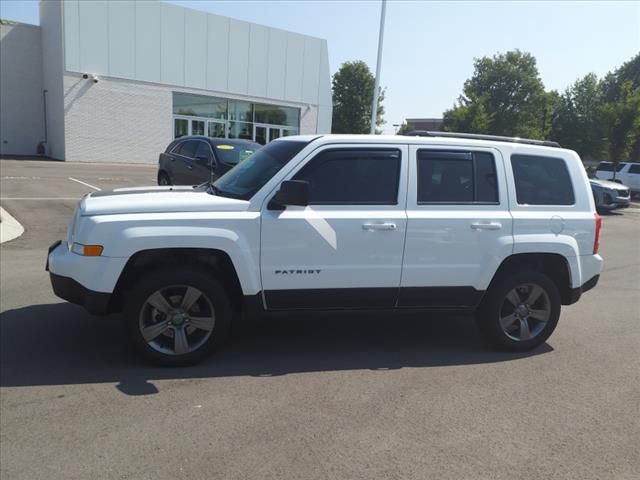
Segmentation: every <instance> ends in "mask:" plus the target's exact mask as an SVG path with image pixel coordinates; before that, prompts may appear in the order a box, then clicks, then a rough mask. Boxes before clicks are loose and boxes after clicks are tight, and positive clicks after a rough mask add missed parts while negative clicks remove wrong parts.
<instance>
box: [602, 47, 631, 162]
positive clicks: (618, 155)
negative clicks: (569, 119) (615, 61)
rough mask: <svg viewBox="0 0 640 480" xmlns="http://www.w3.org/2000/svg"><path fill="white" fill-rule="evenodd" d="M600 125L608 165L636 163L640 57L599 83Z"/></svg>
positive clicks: (609, 74)
mask: <svg viewBox="0 0 640 480" xmlns="http://www.w3.org/2000/svg"><path fill="white" fill-rule="evenodd" d="M602 91H603V93H602V95H603V100H604V103H603V105H602V121H603V124H604V125H605V127H606V135H607V138H608V142H609V148H608V154H609V158H610V159H611V161H613V162H615V163H617V162H620V161H625V160H634V161H639V160H640V54H638V55H636V56H635V57H633V58H632V59H631V60H629V61H628V62H626V63H625V64H623V65H622V66H621V67H620V68H618V69H617V70H615V71H614V72H610V73H608V74H607V75H606V76H605V77H604V79H603V81H602Z"/></svg>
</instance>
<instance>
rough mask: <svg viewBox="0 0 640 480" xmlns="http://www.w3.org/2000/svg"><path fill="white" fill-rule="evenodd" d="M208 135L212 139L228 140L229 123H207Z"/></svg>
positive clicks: (211, 121)
mask: <svg viewBox="0 0 640 480" xmlns="http://www.w3.org/2000/svg"><path fill="white" fill-rule="evenodd" d="M207 135H208V136H209V137H212V138H227V122H218V121H213V120H209V121H208V122H207Z"/></svg>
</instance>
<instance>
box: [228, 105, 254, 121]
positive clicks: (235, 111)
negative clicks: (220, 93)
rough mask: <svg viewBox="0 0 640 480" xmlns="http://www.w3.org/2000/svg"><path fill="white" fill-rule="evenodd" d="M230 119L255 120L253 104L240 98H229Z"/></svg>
mask: <svg viewBox="0 0 640 480" xmlns="http://www.w3.org/2000/svg"><path fill="white" fill-rule="evenodd" d="M229 120H235V121H237V122H253V104H252V103H250V102H241V101H239V100H229Z"/></svg>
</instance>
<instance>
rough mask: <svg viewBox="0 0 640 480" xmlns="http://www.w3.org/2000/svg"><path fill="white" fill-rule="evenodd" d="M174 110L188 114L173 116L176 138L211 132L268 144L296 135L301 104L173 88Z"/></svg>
mask: <svg viewBox="0 0 640 480" xmlns="http://www.w3.org/2000/svg"><path fill="white" fill-rule="evenodd" d="M173 114H174V115H175V116H176V117H177V116H178V115H180V116H183V117H186V118H176V117H174V135H175V138H178V137H182V136H185V135H208V136H210V137H216V138H242V139H247V140H256V141H257V142H259V143H262V144H266V143H269V142H270V141H272V140H275V139H276V138H278V137H280V136H285V137H286V136H289V135H296V134H297V133H298V128H299V124H300V109H299V108H294V107H283V106H278V105H266V104H257V103H256V104H254V103H251V102H245V101H241V100H231V99H225V98H218V97H210V96H206V95H194V94H191V93H182V92H173ZM254 123H255V125H254ZM258 124H261V125H258Z"/></svg>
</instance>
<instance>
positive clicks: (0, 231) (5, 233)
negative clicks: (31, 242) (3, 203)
mask: <svg viewBox="0 0 640 480" xmlns="http://www.w3.org/2000/svg"><path fill="white" fill-rule="evenodd" d="M0 220H2V221H1V222H0V243H4V242H8V241H9V240H14V239H16V238H18V237H19V236H20V235H22V234H23V233H24V227H23V226H22V225H20V222H18V221H17V220H16V219H15V218H13V217H12V216H11V215H10V214H9V212H7V211H6V210H5V209H4V208H2V207H0Z"/></svg>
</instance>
